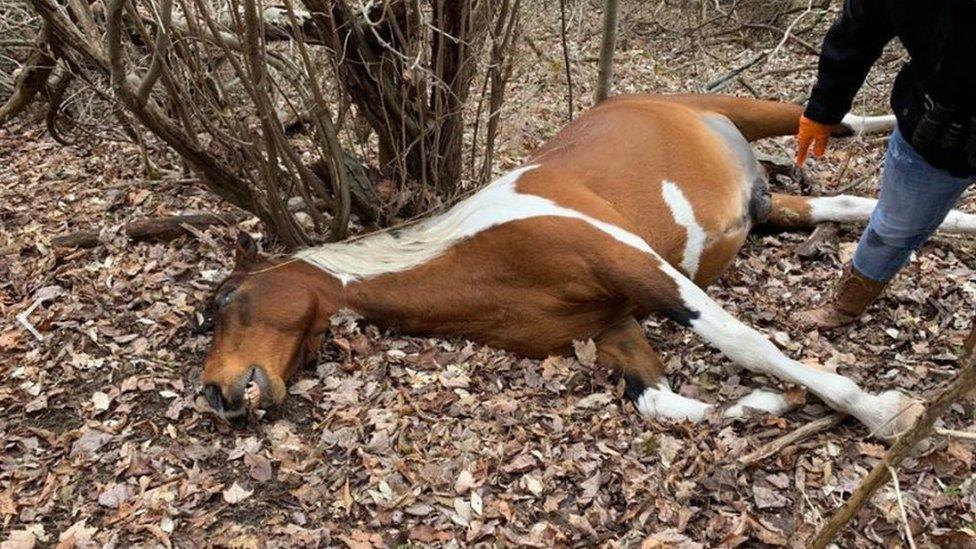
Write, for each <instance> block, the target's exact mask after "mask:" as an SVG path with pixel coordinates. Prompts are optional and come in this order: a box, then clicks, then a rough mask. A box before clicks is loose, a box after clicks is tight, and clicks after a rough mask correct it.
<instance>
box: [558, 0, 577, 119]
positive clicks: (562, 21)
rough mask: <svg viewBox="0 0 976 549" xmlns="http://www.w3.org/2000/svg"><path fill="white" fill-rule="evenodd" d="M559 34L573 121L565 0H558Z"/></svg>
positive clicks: (570, 113) (571, 81)
mask: <svg viewBox="0 0 976 549" xmlns="http://www.w3.org/2000/svg"><path fill="white" fill-rule="evenodd" d="M559 34H560V37H561V38H562V42H563V64H564V65H566V86H567V87H568V88H569V89H568V91H567V98H568V101H569V121H570V122H572V121H573V112H574V111H575V110H576V109H574V108H573V73H572V71H571V70H570V65H569V45H568V44H567V43H566V0H559Z"/></svg>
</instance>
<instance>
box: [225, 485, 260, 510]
mask: <svg viewBox="0 0 976 549" xmlns="http://www.w3.org/2000/svg"><path fill="white" fill-rule="evenodd" d="M221 493H222V494H223V496H224V501H226V502H227V503H229V504H231V505H234V504H237V503H240V502H242V501H244V500H245V499H247V498H249V497H251V494H253V493H254V490H246V489H244V488H242V487H241V485H240V484H238V483H237V482H234V483H233V484H231V485H230V488H227V489H225V490H224V491H223V492H221Z"/></svg>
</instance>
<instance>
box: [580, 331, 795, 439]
mask: <svg viewBox="0 0 976 549" xmlns="http://www.w3.org/2000/svg"><path fill="white" fill-rule="evenodd" d="M596 348H597V353H598V356H597V360H598V361H599V362H600V364H602V365H604V366H606V367H608V368H610V369H612V370H615V371H616V372H618V373H620V374H621V375H622V376H623V378H624V380H625V382H626V394H627V396H628V397H629V398H630V399H631V400H633V401H634V404H635V406H637V410H638V411H639V412H640V413H642V414H644V415H646V416H649V417H655V418H660V419H669V420H677V421H680V420H690V421H701V420H703V419H705V417H706V416H707V415H708V414H709V413H711V411H712V410H713V409H714V408H715V406H714V405H712V404H707V403H705V402H701V401H699V400H695V399H693V398H688V397H685V396H682V395H679V394H677V393H675V392H673V391H672V390H671V388H670V386H669V385H668V382H667V379H666V378H665V377H664V366H663V364H662V362H661V357H660V356H659V355H658V353H657V351H655V350H654V348H653V347H652V346H651V345H650V343H648V342H647V339H646V338H645V337H644V330H643V329H642V328H641V326H640V324H638V323H637V321H636V320H635V319H634V318H633V317H627V318H625V319H623V320H621V321H620V322H618V323H617V324H614V325H613V326H612V327H610V328H609V329H608V330H607V331H605V332H603V334H601V335H600V337H599V338H597V340H596ZM789 407H790V406H789V404H788V403H787V402H786V399H785V398H783V396H782V395H780V394H777V393H772V392H769V391H761V390H755V391H753V392H752V393H750V394H748V395H746V396H745V397H743V398H742V399H740V400H739V401H738V402H736V403H735V404H734V405H732V406H730V407H727V408H726V409H725V410H724V412H723V414H724V415H725V416H726V417H740V416H742V415H744V414H745V410H746V408H755V409H758V410H760V411H763V412H768V413H771V414H776V415H779V414H782V413H784V412H786V411H787V410H788V409H789Z"/></svg>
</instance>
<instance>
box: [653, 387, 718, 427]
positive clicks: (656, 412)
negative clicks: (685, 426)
mask: <svg viewBox="0 0 976 549" xmlns="http://www.w3.org/2000/svg"><path fill="white" fill-rule="evenodd" d="M711 409H712V405H711V404H706V403H704V402H701V401H700V400H695V399H693V398H688V397H686V396H681V395H679V394H678V393H675V392H672V391H671V389H670V388H669V387H668V386H667V385H666V384H664V383H661V384H659V385H658V386H657V387H648V388H646V389H644V392H643V393H641V395H640V397H638V398H637V410H638V411H639V412H640V413H642V414H644V415H645V416H650V417H654V418H661V419H670V420H674V421H683V420H686V419H687V420H690V421H694V422H699V421H701V420H703V419H705V416H707V415H708V412H709V411H710V410H711Z"/></svg>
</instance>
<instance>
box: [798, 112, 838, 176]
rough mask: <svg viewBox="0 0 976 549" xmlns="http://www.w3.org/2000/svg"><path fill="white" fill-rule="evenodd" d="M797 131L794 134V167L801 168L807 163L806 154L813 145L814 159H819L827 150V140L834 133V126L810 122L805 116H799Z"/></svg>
mask: <svg viewBox="0 0 976 549" xmlns="http://www.w3.org/2000/svg"><path fill="white" fill-rule="evenodd" d="M799 126H800V127H799V130H798V131H797V132H796V165H797V166H802V165H803V163H804V162H806V161H807V152H808V151H809V149H810V145H813V156H814V158H820V157H821V156H823V153H824V152H825V151H826V150H827V139H829V138H830V134H831V132H833V131H834V128H835V127H836V124H821V123H820V122H816V121H814V120H810V119H809V118H807V117H806V115H800V125H799Z"/></svg>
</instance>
